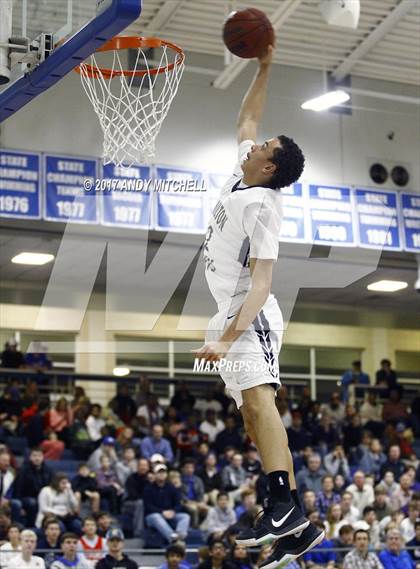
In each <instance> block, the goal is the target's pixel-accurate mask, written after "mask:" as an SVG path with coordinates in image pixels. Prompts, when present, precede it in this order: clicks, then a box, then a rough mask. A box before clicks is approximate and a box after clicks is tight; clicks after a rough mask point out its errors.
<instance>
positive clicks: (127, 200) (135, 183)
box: [101, 164, 151, 229]
mask: <svg viewBox="0 0 420 569" xmlns="http://www.w3.org/2000/svg"><path fill="white" fill-rule="evenodd" d="M102 178H103V179H102V184H103V186H104V188H103V191H101V204H102V207H101V223H103V224H104V225H113V226H116V227H131V228H139V229H147V228H148V227H149V226H150V208H151V197H150V192H149V190H150V186H151V180H150V168H149V167H148V166H137V165H133V166H130V168H122V167H120V166H115V165H114V164H106V165H105V166H104V167H103V176H102Z"/></svg>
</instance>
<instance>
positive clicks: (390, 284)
mask: <svg viewBox="0 0 420 569" xmlns="http://www.w3.org/2000/svg"><path fill="white" fill-rule="evenodd" d="M407 286H408V283H405V282H403V281H386V280H384V281H377V282H376V283H372V284H370V285H368V287H367V288H368V290H375V291H377V292H396V291H397V290H403V289H404V288H407Z"/></svg>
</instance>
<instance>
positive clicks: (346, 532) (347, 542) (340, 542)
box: [332, 524, 354, 567]
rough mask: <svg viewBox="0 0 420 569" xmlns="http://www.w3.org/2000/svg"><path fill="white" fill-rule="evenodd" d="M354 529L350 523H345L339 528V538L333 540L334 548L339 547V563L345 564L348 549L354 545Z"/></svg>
mask: <svg viewBox="0 0 420 569" xmlns="http://www.w3.org/2000/svg"><path fill="white" fill-rule="evenodd" d="M353 540H354V530H353V528H352V526H351V525H350V524H344V525H343V526H341V527H340V529H339V530H338V538H336V539H333V540H332V544H333V547H334V548H337V549H338V551H336V555H337V565H339V566H340V567H341V566H342V565H343V561H344V558H345V556H346V554H347V551H346V549H347V550H348V549H349V548H350V547H351V546H352V545H353Z"/></svg>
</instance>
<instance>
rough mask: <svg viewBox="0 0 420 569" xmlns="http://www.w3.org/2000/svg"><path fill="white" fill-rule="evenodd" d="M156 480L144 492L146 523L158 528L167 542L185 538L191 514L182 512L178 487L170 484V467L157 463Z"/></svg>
mask: <svg viewBox="0 0 420 569" xmlns="http://www.w3.org/2000/svg"><path fill="white" fill-rule="evenodd" d="M153 472H154V474H155V481H154V482H153V483H152V484H150V485H149V486H148V487H147V492H145V494H144V513H145V522H146V525H147V526H148V527H150V528H154V529H155V530H157V531H158V532H159V533H160V534H161V535H162V536H163V537H164V538H165V539H166V541H167V542H169V543H170V542H171V541H175V540H176V539H178V538H179V539H185V538H186V536H187V534H188V529H189V527H190V516H189V515H188V514H186V513H184V512H182V506H181V500H180V496H179V493H178V491H177V490H176V488H175V487H174V486H173V485H172V484H170V483H169V482H168V481H167V479H168V469H167V467H166V466H165V465H164V464H156V466H155V467H154V469H153Z"/></svg>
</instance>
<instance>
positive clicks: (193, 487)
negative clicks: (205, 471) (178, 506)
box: [181, 458, 209, 528]
mask: <svg viewBox="0 0 420 569" xmlns="http://www.w3.org/2000/svg"><path fill="white" fill-rule="evenodd" d="M181 478H182V501H183V504H184V508H185V509H186V510H187V512H188V513H189V514H190V516H191V519H192V525H193V527H195V528H197V527H198V526H199V523H200V521H201V520H202V519H203V518H204V517H205V515H206V514H207V512H208V509H209V507H208V506H207V504H206V503H205V501H204V484H203V481H202V480H201V478H199V477H198V476H196V474H195V461H194V460H193V459H192V458H187V459H186V460H185V461H184V463H183V465H182V477H181Z"/></svg>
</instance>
